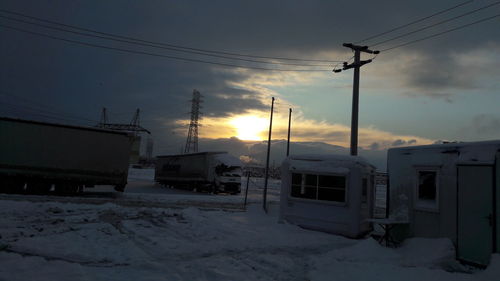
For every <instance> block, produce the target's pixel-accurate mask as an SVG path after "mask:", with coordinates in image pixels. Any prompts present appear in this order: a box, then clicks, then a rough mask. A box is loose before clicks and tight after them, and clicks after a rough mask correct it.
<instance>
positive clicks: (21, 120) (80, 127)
mask: <svg viewBox="0 0 500 281" xmlns="http://www.w3.org/2000/svg"><path fill="white" fill-rule="evenodd" d="M0 120H5V121H10V122H19V123H27V124H37V125H43V126H52V127H62V128H69V129H78V130H87V131H97V132H103V133H110V134H117V135H126V136H128V135H129V134H128V133H127V132H123V131H122V132H119V131H114V130H110V129H103V128H99V127H89V126H78V125H68V124H61V123H52V122H45V121H36V120H28V119H20V118H11V117H0Z"/></svg>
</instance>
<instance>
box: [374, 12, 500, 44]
mask: <svg viewBox="0 0 500 281" xmlns="http://www.w3.org/2000/svg"><path fill="white" fill-rule="evenodd" d="M497 17H500V14H497V15H494V16H491V17H487V18H483V19H480V20H477V21H474V22H471V23H468V24H464V25H461V26H458V27H455V28H452V29H448V30H445V31H442V32H439V33H435V34H432V35H429V36H426V37H422V38H419V39H416V40H413V41H409V42H406V43H403V44H399V45H396V46H392V47H390V48H387V49H383V50H381V52H387V51H389V50H394V49H397V48H400V47H403V46H407V45H410V44H413V43H417V42H420V41H424V40H427V39H430V38H434V37H437V36H440V35H443V34H446V33H449V32H452V31H456V30H459V29H462V28H465V27H468V26H471V25H474V24H478V23H481V22H485V21H488V20H491V19H494V18H497Z"/></svg>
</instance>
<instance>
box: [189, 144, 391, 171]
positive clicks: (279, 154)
mask: <svg viewBox="0 0 500 281" xmlns="http://www.w3.org/2000/svg"><path fill="white" fill-rule="evenodd" d="M199 147H200V150H202V151H227V152H229V153H230V154H232V155H234V156H238V157H241V159H242V160H244V161H250V162H252V163H255V164H261V165H265V161H266V154H267V141H243V140H240V139H238V138H221V139H200V143H199ZM358 151H359V155H360V156H362V157H364V158H366V159H367V160H368V161H369V162H370V163H371V164H373V165H374V166H376V167H377V169H378V170H380V171H385V170H386V165H387V164H386V158H387V151H386V150H366V149H362V148H359V149H358ZM290 154H292V155H293V154H343V155H348V154H349V148H346V147H342V146H338V145H331V144H327V143H324V142H292V143H291V144H290ZM285 157H286V140H273V141H272V142H271V154H270V165H274V166H279V165H281V162H282V161H283V159H284V158H285Z"/></svg>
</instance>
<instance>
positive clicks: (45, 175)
mask: <svg viewBox="0 0 500 281" xmlns="http://www.w3.org/2000/svg"><path fill="white" fill-rule="evenodd" d="M129 156H130V138H129V136H128V135H127V133H123V132H115V131H110V130H104V129H98V128H94V127H79V126H70V125H61V124H53V123H46V122H38V121H30V120H21V119H13V118H6V117H0V192H7V193H36V194H43V193H47V192H49V191H51V190H52V189H54V190H55V191H56V192H59V193H75V192H77V191H79V190H83V188H84V187H85V186H87V187H90V186H94V185H114V186H115V190H117V191H123V190H124V188H125V185H126V183H127V174H128V165H129Z"/></svg>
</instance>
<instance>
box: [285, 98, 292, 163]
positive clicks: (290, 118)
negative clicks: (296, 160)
mask: <svg viewBox="0 0 500 281" xmlns="http://www.w3.org/2000/svg"><path fill="white" fill-rule="evenodd" d="M291 125H292V109H291V108H290V111H289V112H288V139H287V142H286V156H287V157H288V155H290V128H291Z"/></svg>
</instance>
